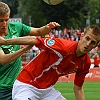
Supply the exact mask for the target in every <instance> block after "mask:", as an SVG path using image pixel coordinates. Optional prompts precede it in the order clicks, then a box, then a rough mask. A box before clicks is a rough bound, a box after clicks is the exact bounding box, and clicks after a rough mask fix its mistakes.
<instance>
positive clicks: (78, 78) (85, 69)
mask: <svg viewBox="0 0 100 100" xmlns="http://www.w3.org/2000/svg"><path fill="white" fill-rule="evenodd" d="M83 65H84V66H82V67H81V68H78V69H77V72H76V74H75V80H74V84H75V85H77V86H79V87H82V85H83V83H84V80H85V76H86V74H87V73H89V68H90V65H91V61H90V57H89V56H88V54H87V55H86V56H85V57H84V64H83Z"/></svg>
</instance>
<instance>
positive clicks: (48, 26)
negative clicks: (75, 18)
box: [46, 22, 60, 29]
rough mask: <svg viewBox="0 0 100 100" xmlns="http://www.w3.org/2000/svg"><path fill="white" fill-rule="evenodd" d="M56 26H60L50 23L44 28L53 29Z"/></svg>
mask: <svg viewBox="0 0 100 100" xmlns="http://www.w3.org/2000/svg"><path fill="white" fill-rule="evenodd" d="M57 26H60V24H59V23H56V22H50V23H49V24H47V25H46V28H49V29H51V28H55V27H57Z"/></svg>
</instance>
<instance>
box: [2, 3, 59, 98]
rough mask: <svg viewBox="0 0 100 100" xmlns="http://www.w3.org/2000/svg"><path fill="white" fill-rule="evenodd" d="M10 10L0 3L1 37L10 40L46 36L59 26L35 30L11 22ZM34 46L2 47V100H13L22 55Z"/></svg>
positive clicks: (56, 24) (50, 24) (55, 24)
mask: <svg viewBox="0 0 100 100" xmlns="http://www.w3.org/2000/svg"><path fill="white" fill-rule="evenodd" d="M9 16H10V8H9V6H8V5H7V4H5V3H3V2H0V36H1V37H3V38H5V39H9V38H17V37H22V36H28V35H34V36H42V35H46V34H47V33H48V32H49V31H50V29H51V28H54V27H56V26H59V24H58V23H56V22H50V23H49V24H47V25H45V26H43V27H40V28H33V27H29V26H27V25H25V24H22V23H18V22H9ZM31 47H32V46H28V45H27V46H25V47H24V48H22V49H20V45H6V46H5V45H0V100H12V87H13V83H14V81H15V79H16V77H17V76H18V74H19V72H20V69H21V66H22V65H21V57H20V56H21V55H22V54H23V53H25V52H26V51H27V50H29V49H30V48H31Z"/></svg>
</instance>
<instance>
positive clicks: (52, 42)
mask: <svg viewBox="0 0 100 100" xmlns="http://www.w3.org/2000/svg"><path fill="white" fill-rule="evenodd" d="M54 43H55V41H54V40H48V41H47V44H48V45H49V46H52V45H54Z"/></svg>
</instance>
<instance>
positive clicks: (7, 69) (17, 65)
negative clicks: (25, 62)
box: [0, 22, 31, 89]
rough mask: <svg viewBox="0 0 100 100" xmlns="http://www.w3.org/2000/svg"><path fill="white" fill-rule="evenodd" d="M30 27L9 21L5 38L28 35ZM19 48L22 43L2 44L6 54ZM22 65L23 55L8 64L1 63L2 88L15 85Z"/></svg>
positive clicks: (0, 46)
mask: <svg viewBox="0 0 100 100" xmlns="http://www.w3.org/2000/svg"><path fill="white" fill-rule="evenodd" d="M30 29H31V28H30V27H29V26H27V25H25V24H22V23H18V22H9V24H8V35H7V36H5V37H4V38H5V39H9V38H17V37H22V36H27V35H28V34H29V32H30ZM19 49H20V45H7V46H5V45H0V50H3V51H4V53H5V54H9V53H13V52H15V51H17V50H19ZM21 66H22V65H21V57H19V58H18V59H16V60H14V61H13V62H10V63H8V64H6V65H2V64H0V89H6V88H10V87H12V86H13V83H14V81H15V79H16V77H17V76H18V74H19V72H20V69H21Z"/></svg>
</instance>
